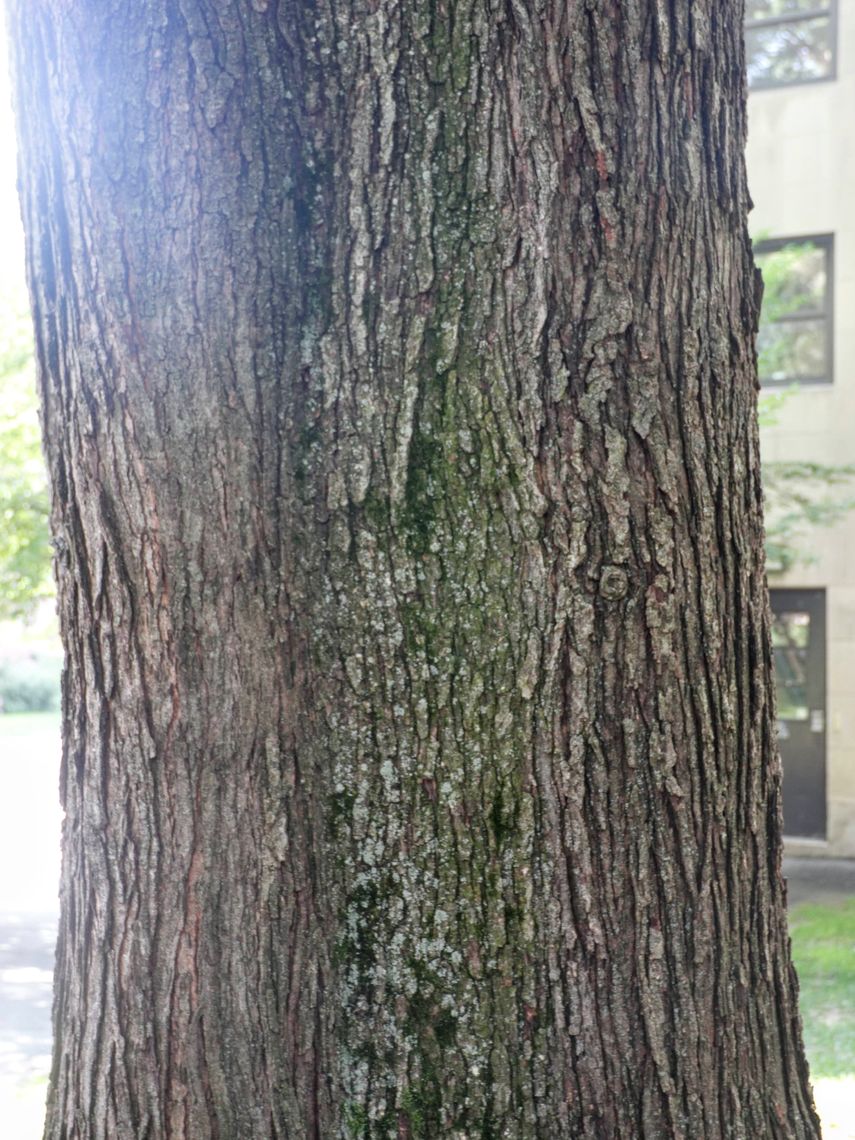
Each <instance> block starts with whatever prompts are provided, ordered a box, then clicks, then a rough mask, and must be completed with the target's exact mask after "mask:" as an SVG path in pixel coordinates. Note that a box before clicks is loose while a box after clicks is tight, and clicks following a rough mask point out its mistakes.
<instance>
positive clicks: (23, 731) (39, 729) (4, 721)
mask: <svg viewBox="0 0 855 1140" xmlns="http://www.w3.org/2000/svg"><path fill="white" fill-rule="evenodd" d="M43 732H56V733H57V734H58V733H59V713H58V712H37V713H3V714H2V715H0V740H18V739H20V738H21V737H25V736H32V735H33V733H43Z"/></svg>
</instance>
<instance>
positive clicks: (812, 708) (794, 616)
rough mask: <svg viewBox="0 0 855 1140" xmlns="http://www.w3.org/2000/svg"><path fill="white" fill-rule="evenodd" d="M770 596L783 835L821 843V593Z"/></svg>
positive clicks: (777, 592)
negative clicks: (781, 776)
mask: <svg viewBox="0 0 855 1140" xmlns="http://www.w3.org/2000/svg"><path fill="white" fill-rule="evenodd" d="M770 597H771V602H772V647H773V650H774V655H775V687H776V689H777V694H778V738H779V741H780V745H781V760H782V763H783V768H784V786H783V799H784V834H785V835H790V836H793V837H799V838H805V839H825V822H826V821H825V720H826V716H825V702H826V698H825V591H824V590H771V591H770Z"/></svg>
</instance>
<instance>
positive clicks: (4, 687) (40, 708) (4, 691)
mask: <svg viewBox="0 0 855 1140" xmlns="http://www.w3.org/2000/svg"><path fill="white" fill-rule="evenodd" d="M61 671H62V659H61V658H59V657H55V656H44V655H41V656H36V655H35V654H33V655H32V656H30V657H23V658H15V659H12V660H8V661H3V662H0V708H2V711H3V712H4V713H21V712H53V711H54V710H56V709H58V708H59V699H60V681H59V678H60V673H61Z"/></svg>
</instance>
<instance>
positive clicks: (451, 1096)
mask: <svg viewBox="0 0 855 1140" xmlns="http://www.w3.org/2000/svg"><path fill="white" fill-rule="evenodd" d="M9 10H10V14H11V20H12V36H11V39H12V42H13V43H14V45H15V56H16V64H15V67H16V75H17V91H18V96H17V98H18V114H19V136H20V142H21V150H22V169H23V184H24V213H25V221H26V228H27V231H28V262H29V276H30V284H31V291H32V296H33V306H34V318H35V327H36V351H37V358H38V363H39V382H40V386H41V397H42V407H43V422H44V428H45V436H46V447H47V455H48V460H49V466H50V478H51V482H52V487H53V524H52V525H53V529H54V535H55V543H56V548H57V551H58V557H59V575H58V576H59V609H60V619H61V625H62V630H63V637H64V640H65V646H66V654H67V675H66V683H65V711H64V737H65V743H64V756H63V776H62V795H63V802H64V805H65V809H66V813H67V816H66V826H65V835H64V870H63V886H62V900H63V911H62V921H61V932H60V941H59V948H58V966H57V996H56V1006H55V1021H56V1046H55V1055H54V1066H53V1075H52V1081H51V1091H50V1101H49V1110H48V1124H47V1131H46V1135H47V1136H48V1137H49V1138H54V1140H59V1138H60V1137H65V1138H68V1140H71V1138H76V1137H87V1140H95V1138H101V1137H104V1138H107V1137H110V1138H115V1137H132V1136H153V1137H154V1136H156V1137H170V1138H179V1137H181V1138H190V1137H192V1138H193V1140H203V1138H207V1137H267V1136H269V1137H304V1136H305V1137H313V1138H321V1137H322V1138H324V1140H327V1138H328V1137H346V1136H349V1137H363V1138H364V1137H368V1138H374V1137H383V1138H391V1137H396V1138H402V1137H411V1138H416V1137H424V1138H427V1137H430V1138H435V1137H462V1136H479V1137H481V1138H483V1140H486V1138H488V1137H500V1136H513V1137H515V1138H517V1140H527V1138H533V1137H539V1138H547V1137H549V1138H550V1140H551V1138H552V1137H556V1136H566V1137H571V1136H572V1137H580V1138H581V1137H586V1138H591V1140H593V1138H603V1140H605V1138H609V1140H620V1138H627V1140H628V1138H630V1137H632V1138H633V1140H635V1138H637V1137H639V1136H651V1137H652V1136H656V1137H662V1138H676V1137H690V1136H691V1137H692V1138H693V1140H694V1138H699V1137H708V1138H723V1137H731V1136H733V1137H735V1136H751V1137H752V1138H755V1137H768V1138H775V1140H778V1138H780V1140H783V1138H785V1137H786V1138H795V1137H799V1138H808V1137H815V1136H816V1135H817V1134H818V1128H817V1123H816V1118H815V1114H814V1112H813V1108H812V1104H811V1097H810V1092H809V1089H808V1085H807V1075H806V1067H805V1063H804V1059H803V1054H802V1049H801V1044H800V1037H799V1028H798V1018H797V1011H796V997H795V980H794V976H793V973H792V969H791V967H790V964H789V957H788V946H787V937H786V925H785V916H784V888H783V884H782V880H781V875H780V854H781V846H780V811H779V782H780V773H779V764H778V759H777V754H776V747H775V733H774V719H773V697H772V686H771V652H770V644H769V620H768V608H767V599H766V593H765V587H764V580H763V579H764V576H763V559H762V519H761V512H760V481H759V458H758V447H757V421H756V395H755V379H756V375H755V367H754V351H753V334H754V330H755V325H756V319H757V297H756V292H755V279H754V275H753V268H752V263H751V253H750V244H749V241H748V236H747V232H746V228H745V213H746V208H747V201H748V198H747V193H746V189H745V177H744V168H743V160H742V144H743V140H744V130H745V99H744V95H745V91H744V88H745V83H744V62H743V49H742V26H741V12H740V10H739V9H738V7H736V6H730V5H720V4H718V3H712V2H709V3H707V2H704V0H701V2H697V0H693V3H691V4H689V3H688V0H686V2H682V0H681V2H680V3H678V4H677V5H676V6H673V7H672V8H670V9H667V10H666V9H664V8H662V7H661V6H655V5H653V4H652V3H650V4H648V3H646V2H642V3H639V4H627V5H625V6H621V7H620V8H614V7H610V6H603V5H596V4H595V5H582V4H567V3H564V2H562V3H551V2H548V3H545V4H538V5H537V6H535V5H533V4H528V3H526V2H516V0H515V2H514V3H513V4H509V5H504V4H496V5H488V6H478V5H475V4H470V3H468V2H467V3H463V2H458V0H453V2H451V3H447V4H444V5H439V4H436V5H435V4H433V3H400V2H398V0H396V2H394V3H392V2H391V0H380V2H379V3H377V2H372V3H366V4H364V5H363V4H361V3H358V4H356V5H351V6H341V5H334V6H333V5H330V4H328V3H327V2H326V0H320V2H319V3H318V4H317V5H303V4H294V3H289V2H286V0H279V2H278V3H277V2H275V0H253V3H252V4H247V5H231V4H228V5H227V4H220V3H211V2H205V0H181V2H180V3H178V4H172V3H169V4H167V3H166V2H165V0H146V2H141V3H138V4H134V5H118V4H111V5H104V4H101V3H99V4H95V3H93V2H92V0H71V2H69V3H67V4H64V5H62V6H61V8H59V9H57V7H56V5H53V4H50V5H49V4H47V3H46V0H28V2H27V3H22V2H18V0H12V2H11V3H10V5H9Z"/></svg>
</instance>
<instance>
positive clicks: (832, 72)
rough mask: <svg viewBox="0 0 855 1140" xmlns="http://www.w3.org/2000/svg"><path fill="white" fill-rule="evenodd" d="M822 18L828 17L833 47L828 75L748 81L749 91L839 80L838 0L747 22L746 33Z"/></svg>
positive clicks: (830, 0) (746, 54)
mask: <svg viewBox="0 0 855 1140" xmlns="http://www.w3.org/2000/svg"><path fill="white" fill-rule="evenodd" d="M820 16H828V36H829V43H830V46H831V62H830V63H829V66H828V74H827V75H808V76H805V77H804V78H802V77H799V78H798V79H757V80H754V81H753V82H752V81H751V80H749V81H748V90H749V91H752V92H753V91H777V90H778V89H779V88H781V87H798V86H800V85H801V84H803V83H828V82H830V81H831V80H834V79H837V0H827V3H826V4H825V5H823V6H822V7H819V6H817V7H814V8H811V9H809V10H808V11H806V12H789V13H784V14H782V15H780V16H766V17H765V18H763V19H759V20H746V21H745V31H746V32H748V31H757V30H758V29H761V30H762V29H763V28H774V27H778V26H780V25H782V24H802V23H805V22H806V21H807V20H816V19H818V18H819V17H820ZM745 60H746V66H747V64H748V45H747V43H746V48H745Z"/></svg>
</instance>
